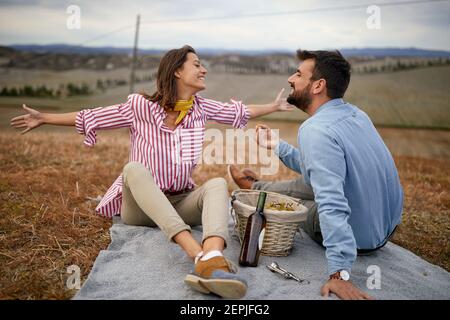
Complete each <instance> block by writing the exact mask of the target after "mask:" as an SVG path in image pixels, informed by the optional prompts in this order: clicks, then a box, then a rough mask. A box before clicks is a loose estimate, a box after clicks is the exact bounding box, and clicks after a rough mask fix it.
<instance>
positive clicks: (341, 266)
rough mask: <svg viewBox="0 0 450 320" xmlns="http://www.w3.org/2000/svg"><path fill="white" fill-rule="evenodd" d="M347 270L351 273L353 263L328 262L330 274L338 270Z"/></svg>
mask: <svg viewBox="0 0 450 320" xmlns="http://www.w3.org/2000/svg"><path fill="white" fill-rule="evenodd" d="M341 270H345V271H347V272H348V273H349V274H351V270H352V265H351V264H346V263H343V264H335V263H329V264H328V275H329V276H331V275H332V274H335V273H336V272H338V271H341Z"/></svg>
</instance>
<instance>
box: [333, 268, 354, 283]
mask: <svg viewBox="0 0 450 320" xmlns="http://www.w3.org/2000/svg"><path fill="white" fill-rule="evenodd" d="M330 279H338V280H344V281H348V280H350V273H348V271H347V270H341V271H337V272H335V273H333V274H332V275H330Z"/></svg>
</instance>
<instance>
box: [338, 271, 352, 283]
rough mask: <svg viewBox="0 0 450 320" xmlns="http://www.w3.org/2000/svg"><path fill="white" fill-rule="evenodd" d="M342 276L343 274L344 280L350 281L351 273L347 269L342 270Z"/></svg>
mask: <svg viewBox="0 0 450 320" xmlns="http://www.w3.org/2000/svg"><path fill="white" fill-rule="evenodd" d="M340 276H341V278H342V280H344V281H348V280H349V279H350V274H349V273H348V272H347V271H345V270H342V271H341V272H340Z"/></svg>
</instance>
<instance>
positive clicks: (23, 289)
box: [0, 67, 450, 299]
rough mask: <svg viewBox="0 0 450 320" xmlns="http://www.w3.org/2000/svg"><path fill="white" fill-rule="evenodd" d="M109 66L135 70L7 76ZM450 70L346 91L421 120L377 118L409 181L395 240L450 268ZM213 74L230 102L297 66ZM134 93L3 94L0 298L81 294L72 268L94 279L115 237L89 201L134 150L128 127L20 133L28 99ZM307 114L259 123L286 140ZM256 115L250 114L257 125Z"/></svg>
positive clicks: (105, 99)
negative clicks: (95, 132)
mask: <svg viewBox="0 0 450 320" xmlns="http://www.w3.org/2000/svg"><path fill="white" fill-rule="evenodd" d="M25 72H28V71H25ZM106 76H110V77H111V78H114V77H119V76H124V77H125V78H126V70H116V71H113V72H110V73H99V74H97V73H95V72H84V71H82V70H77V71H73V72H66V73H54V72H53V73H52V72H49V71H33V72H32V73H29V74H23V73H21V71H17V70H16V71H14V72H13V71H11V72H10V73H9V74H5V73H2V74H1V76H0V84H13V83H18V84H25V83H31V84H32V83H35V84H41V83H40V82H39V81H40V79H42V78H45V79H47V80H49V81H53V82H52V83H54V84H56V83H59V82H60V81H61V79H62V80H64V81H69V80H70V81H73V82H76V81H83V80H86V81H94V79H95V80H96V79H97V78H100V77H106ZM449 77H450V67H433V68H426V69H417V70H411V71H404V72H396V73H384V74H371V75H359V74H358V75H355V76H354V77H353V78H352V82H351V85H350V89H349V92H348V94H347V96H346V100H348V101H349V102H351V103H354V104H356V105H358V106H359V107H361V108H362V109H363V110H365V111H366V112H367V113H368V114H369V115H370V117H371V118H372V120H373V121H374V122H375V123H377V124H378V125H380V126H393V127H410V128H415V129H398V128H392V127H391V128H386V127H379V128H378V129H379V132H380V134H381V136H382V137H383V139H384V140H385V142H386V144H387V145H388V147H389V149H390V150H391V152H392V153H393V154H394V158H395V161H396V164H397V167H398V170H399V174H400V178H401V182H402V185H403V187H404V191H405V203H404V215H403V220H402V224H401V226H400V228H399V231H398V232H397V233H396V235H395V237H394V239H393V241H394V242H395V243H397V244H399V245H401V246H403V247H405V248H407V249H409V250H411V251H413V252H414V253H416V254H417V255H419V256H421V257H423V258H424V259H426V260H428V261H430V262H431V263H434V264H437V265H439V266H441V267H443V268H445V269H446V270H448V271H450V165H449V164H450V130H449V129H450V90H449V87H448V78H449ZM207 78H208V79H207V83H208V88H207V90H206V91H205V92H203V93H201V94H202V95H203V96H205V97H210V98H214V99H217V100H222V101H226V100H229V99H230V98H234V99H238V100H243V101H244V102H245V103H265V102H269V101H271V100H272V99H274V97H275V96H276V94H277V93H278V92H279V90H280V89H281V88H282V87H285V88H286V89H288V85H287V82H286V80H287V75H286V76H284V75H266V76H261V75H236V74H212V73H210V74H209V75H208V76H207ZM154 87H155V84H154V83H139V84H138V85H137V87H136V91H140V90H145V91H147V92H152V91H153V90H154ZM127 95H128V87H127V86H122V87H116V88H114V89H109V90H107V91H106V92H104V93H102V94H96V95H92V96H84V97H71V98H66V99H64V100H56V99H37V98H34V99H33V98H5V97H2V98H0V170H1V172H2V179H0V212H1V214H0V240H1V241H0V264H1V267H0V299H67V298H70V297H72V296H73V294H74V291H71V290H67V289H66V287H65V283H66V279H67V276H68V274H67V273H66V270H67V267H68V266H70V265H72V264H76V265H78V266H79V267H80V269H81V273H82V280H85V279H86V277H87V275H88V274H89V272H90V269H91V267H92V264H93V262H94V260H95V258H96V257H97V255H98V253H99V251H100V250H102V249H105V248H106V247H107V245H108V244H109V241H110V238H109V227H110V226H111V220H108V219H105V218H102V217H100V216H97V215H95V214H94V207H95V202H94V201H92V200H89V199H90V198H96V197H97V196H99V195H103V194H104V192H105V191H106V190H107V188H108V187H109V186H110V184H111V183H112V182H113V181H114V179H115V178H116V177H117V175H118V174H119V173H120V172H121V170H122V168H123V166H124V165H125V164H126V162H127V159H128V151H129V139H128V134H127V132H126V131H123V130H118V131H114V132H101V133H99V143H98V144H97V145H96V147H95V148H93V149H90V148H87V147H85V146H83V145H82V137H81V136H79V135H76V134H75V133H74V132H75V131H74V129H73V128H55V127H52V128H51V127H46V128H39V129H37V130H35V131H33V132H31V133H29V134H27V135H25V136H21V135H19V134H18V133H16V132H14V130H12V129H11V128H10V127H9V121H10V119H11V118H12V117H14V116H17V115H19V114H20V113H21V111H20V109H21V105H22V103H27V104H29V105H31V106H36V107H38V108H39V109H40V110H41V111H44V112H68V111H75V110H80V109H82V108H90V107H98V106H107V105H112V104H116V103H119V102H123V101H125V100H126V97H127ZM287 119H289V120H290V122H287V121H286V120H287ZM302 119H305V114H303V113H301V112H300V111H298V110H296V111H294V112H292V113H280V114H274V115H271V116H269V117H268V118H267V119H265V120H262V121H257V122H262V123H266V124H268V125H269V126H271V127H272V128H279V129H280V136H281V138H283V139H285V140H287V141H288V142H290V143H292V144H295V141H296V135H297V129H298V125H299V121H301V120H302ZM280 120H281V121H280ZM257 122H256V121H251V122H250V123H249V128H253V127H254V125H255V124H256V123H257ZM209 127H210V128H211V127H217V128H219V129H221V130H223V129H224V127H223V126H219V125H209ZM418 127H426V128H433V129H434V130H419V129H417V128H418ZM439 129H445V130H439ZM250 167H252V168H253V169H258V168H259V166H258V165H252V166H250ZM296 176H297V175H296V174H295V173H294V172H292V171H290V170H289V169H287V168H285V167H284V166H283V165H281V164H280V169H279V172H278V174H277V175H273V176H266V177H264V178H266V179H268V180H273V179H293V178H295V177H296ZM213 177H226V165H200V166H199V167H198V168H197V169H196V171H195V173H194V180H195V181H196V183H197V184H202V183H204V182H205V181H207V180H208V179H211V178H213ZM230 191H231V189H230ZM180 281H181V280H180Z"/></svg>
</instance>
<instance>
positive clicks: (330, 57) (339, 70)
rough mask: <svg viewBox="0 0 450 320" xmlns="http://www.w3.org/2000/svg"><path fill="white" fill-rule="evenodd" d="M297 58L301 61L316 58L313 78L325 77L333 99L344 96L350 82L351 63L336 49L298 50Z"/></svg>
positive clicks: (329, 94) (329, 95)
mask: <svg viewBox="0 0 450 320" xmlns="http://www.w3.org/2000/svg"><path fill="white" fill-rule="evenodd" d="M297 58H298V59H299V60H301V61H303V60H306V59H314V70H313V75H312V78H311V79H312V80H319V79H325V80H326V82H327V95H328V97H330V98H331V99H336V98H342V97H343V96H344V94H345V91H346V90H347V87H348V84H349V83H350V69H351V66H350V63H349V62H348V61H347V60H345V58H344V57H343V56H342V54H341V53H340V52H339V51H338V50H336V51H322V50H320V51H307V50H300V49H299V50H297Z"/></svg>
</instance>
